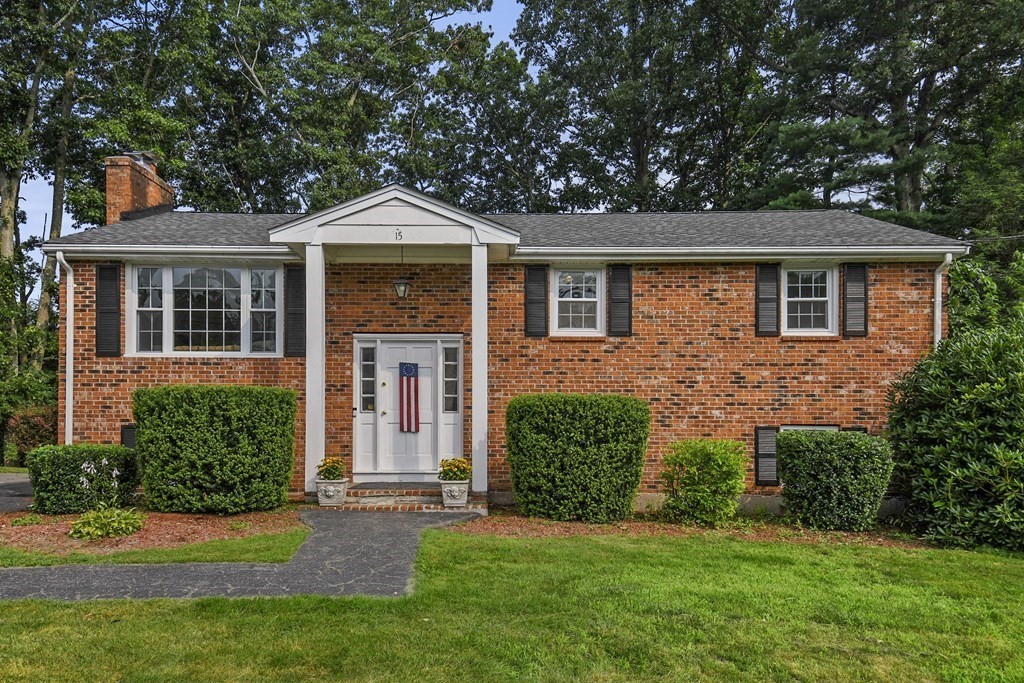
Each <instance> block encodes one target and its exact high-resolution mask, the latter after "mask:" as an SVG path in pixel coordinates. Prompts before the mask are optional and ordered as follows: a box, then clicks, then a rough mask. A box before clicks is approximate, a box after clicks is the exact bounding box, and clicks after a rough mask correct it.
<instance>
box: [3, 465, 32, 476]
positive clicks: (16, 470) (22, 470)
mask: <svg viewBox="0 0 1024 683" xmlns="http://www.w3.org/2000/svg"><path fill="white" fill-rule="evenodd" d="M0 474H28V468H27V467H3V466H2V465H0Z"/></svg>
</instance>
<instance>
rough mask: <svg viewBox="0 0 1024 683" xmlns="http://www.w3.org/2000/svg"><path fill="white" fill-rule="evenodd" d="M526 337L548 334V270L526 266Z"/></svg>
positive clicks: (541, 267) (545, 267)
mask: <svg viewBox="0 0 1024 683" xmlns="http://www.w3.org/2000/svg"><path fill="white" fill-rule="evenodd" d="M525 290H526V291H525V294H526V336H527V337H546V336H547V334H548V268H547V266H526V286H525Z"/></svg>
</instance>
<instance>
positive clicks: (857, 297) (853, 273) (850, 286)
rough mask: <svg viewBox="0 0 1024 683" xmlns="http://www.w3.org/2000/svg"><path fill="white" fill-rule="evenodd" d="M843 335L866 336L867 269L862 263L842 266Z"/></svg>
mask: <svg viewBox="0 0 1024 683" xmlns="http://www.w3.org/2000/svg"><path fill="white" fill-rule="evenodd" d="M843 335H844V336H847V337H866V336H867V335H868V267H867V265H865V264H863V263H847V264H845V265H844V266H843Z"/></svg>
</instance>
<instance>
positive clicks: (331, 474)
mask: <svg viewBox="0 0 1024 683" xmlns="http://www.w3.org/2000/svg"><path fill="white" fill-rule="evenodd" d="M316 476H317V477H318V478H320V479H324V480H326V481H338V480H339V479H343V478H344V477H345V459H344V458H338V457H328V458H324V459H323V461H321V463H320V464H319V465H317V466H316Z"/></svg>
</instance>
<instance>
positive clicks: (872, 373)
mask: <svg viewBox="0 0 1024 683" xmlns="http://www.w3.org/2000/svg"><path fill="white" fill-rule="evenodd" d="M935 266H936V264H891V265H874V266H872V267H871V268H870V269H869V272H870V311H869V316H870V318H869V319H870V334H869V335H868V336H867V337H865V338H851V339H843V338H841V337H828V338H821V337H819V338H807V337H803V338H801V337H756V336H754V265H753V264H743V263H731V264H640V265H634V267H633V297H634V298H633V336H632V337H608V338H585V337H584V338H579V337H577V338H555V337H547V338H536V337H526V336H524V334H523V293H522V290H523V267H522V266H518V265H492V266H491V271H490V281H491V284H490V302H491V311H490V334H489V336H490V343H491V348H490V349H489V351H490V354H491V356H492V358H494V363H493V364H492V365H491V367H490V377H489V382H490V385H491V402H490V457H489V469H488V472H489V478H490V487H491V489H492V490H509V489H510V485H511V482H510V478H509V470H508V464H507V463H506V461H505V452H506V447H505V409H506V406H507V405H508V401H509V399H511V398H512V397H513V396H516V395H517V394H521V393H528V392H548V391H562V392H583V393H590V392H595V393H620V394H629V395H632V396H638V397H640V398H643V399H644V400H646V401H648V402H649V403H650V406H651V413H652V427H651V439H650V447H649V448H648V453H647V464H646V466H645V469H644V480H643V484H642V486H641V491H648V492H650V491H655V490H656V489H657V487H658V472H659V469H660V465H659V463H660V458H661V456H662V454H663V452H664V450H665V446H666V445H667V444H668V443H669V442H671V441H673V440H676V439H682V438H688V437H714V438H728V439H739V440H741V441H743V442H745V443H746V444H747V446H748V448H749V449H750V453H751V469H750V471H749V473H748V482H747V483H748V490H750V491H752V492H753V491H755V490H756V487H755V486H754V477H753V432H754V427H755V425H780V424H803V423H826V424H837V423H838V424H840V425H843V426H853V425H861V426H865V427H867V428H868V429H869V430H870V431H871V432H872V433H877V432H878V431H879V430H880V429H881V428H882V426H883V423H884V421H885V395H886V387H887V384H888V383H889V381H890V380H891V379H892V378H893V377H895V376H896V374H898V373H900V372H902V371H904V370H906V369H907V368H908V367H910V365H912V364H913V362H914V361H915V360H916V359H917V358H918V357H919V356H921V354H923V353H925V352H926V351H927V350H928V348H929V346H930V344H931V330H932V293H933V290H932V287H933V282H932V275H933V272H934V268H935Z"/></svg>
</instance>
